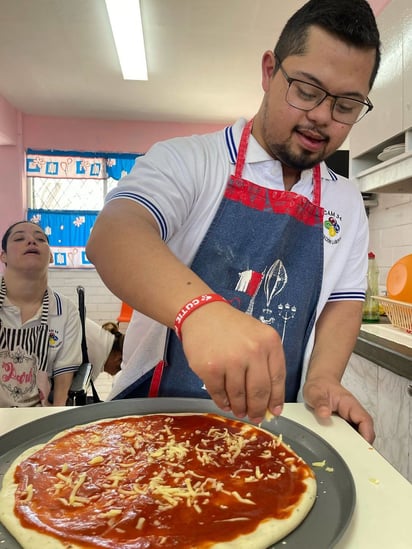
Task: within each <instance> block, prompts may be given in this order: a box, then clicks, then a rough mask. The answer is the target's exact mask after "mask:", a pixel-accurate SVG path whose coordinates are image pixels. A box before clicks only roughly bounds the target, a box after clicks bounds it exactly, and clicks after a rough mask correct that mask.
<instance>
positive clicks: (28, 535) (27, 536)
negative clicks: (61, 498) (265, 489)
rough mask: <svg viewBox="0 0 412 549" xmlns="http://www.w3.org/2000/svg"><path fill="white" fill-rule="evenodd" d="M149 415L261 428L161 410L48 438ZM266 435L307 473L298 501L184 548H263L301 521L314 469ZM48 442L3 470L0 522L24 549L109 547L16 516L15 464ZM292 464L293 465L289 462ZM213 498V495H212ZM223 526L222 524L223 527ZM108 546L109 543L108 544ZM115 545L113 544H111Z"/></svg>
mask: <svg viewBox="0 0 412 549" xmlns="http://www.w3.org/2000/svg"><path fill="white" fill-rule="evenodd" d="M150 416H154V417H157V418H158V417H159V416H164V417H165V418H168V417H169V418H175V417H178V416H192V417H193V416H211V417H213V418H214V419H218V420H219V421H221V422H222V428H223V429H224V427H225V422H227V421H230V422H232V423H234V424H238V425H240V426H241V427H242V430H243V432H244V433H248V432H249V433H250V432H251V431H253V430H260V428H258V427H256V426H253V425H250V424H247V423H243V422H240V421H237V420H232V419H229V418H226V417H223V416H218V415H217V414H209V413H206V414H186V413H168V414H164V413H160V414H150V415H145V416H125V417H123V418H113V419H107V420H98V421H94V422H91V423H88V424H84V425H78V426H76V427H73V428H70V429H66V430H64V431H62V432H61V433H59V434H58V435H56V436H55V437H53V438H52V439H51V441H50V442H52V441H55V440H57V439H59V438H60V437H64V436H66V435H67V434H68V433H71V432H73V431H76V430H78V429H81V430H83V429H85V428H88V427H89V426H93V425H95V424H104V423H110V422H113V421H119V420H120V421H122V420H128V419H131V418H132V419H136V418H139V417H143V418H149V417H150ZM262 431H264V433H265V434H266V435H269V436H270V437H271V438H273V439H274V440H275V441H276V445H277V446H280V447H282V448H285V449H286V450H287V452H288V453H289V454H288V455H290V453H292V455H293V456H295V457H296V461H295V462H294V463H296V464H297V465H298V467H302V468H303V469H305V470H306V471H307V474H305V476H306V478H305V479H304V481H303V482H304V485H305V488H306V490H305V491H304V492H303V494H302V495H301V497H300V499H299V501H298V502H297V503H295V504H294V505H293V506H292V509H289V510H288V511H289V516H287V517H286V518H281V519H278V518H273V517H268V518H266V519H264V520H263V521H261V522H260V523H259V524H258V526H257V528H256V529H255V530H254V531H253V532H251V533H242V534H241V535H240V536H238V537H236V538H235V539H232V540H229V541H220V542H219V541H214V542H209V541H207V540H205V541H204V542H202V543H199V542H196V543H195V544H190V543H189V544H185V545H184V548H185V549H186V548H197V549H250V548H251V547H253V549H266V548H267V547H269V546H271V545H273V544H274V543H276V542H278V541H280V540H281V539H283V538H284V537H285V536H286V535H288V534H289V533H290V532H292V531H293V530H294V529H296V528H297V527H298V526H299V525H300V524H301V522H302V521H303V520H304V519H305V517H306V516H307V514H308V513H309V511H310V510H311V508H312V506H313V504H314V502H315V499H316V480H315V476H314V474H313V472H312V471H311V469H310V468H309V467H308V466H307V465H306V464H305V462H304V461H303V460H302V459H301V458H300V457H299V456H297V455H296V454H295V453H294V452H293V450H291V448H290V447H289V446H287V445H285V444H284V443H283V442H282V441H281V437H277V436H276V435H273V434H272V433H269V432H268V431H266V430H263V429H262ZM247 436H250V434H247ZM47 444H49V443H46V444H41V445H37V446H34V447H32V448H29V449H28V450H26V451H24V452H23V453H22V454H21V455H20V456H19V457H18V458H16V460H15V461H14V462H13V463H12V464H11V466H10V467H9V469H8V470H7V472H6V474H5V475H4V479H3V484H2V488H1V490H0V522H2V523H3V524H4V525H5V527H6V528H7V529H8V530H9V532H10V533H11V534H12V535H13V536H14V537H15V539H16V540H17V541H18V542H19V543H20V545H21V547H22V548H23V549H85V548H86V547H90V548H92V547H93V548H94V547H109V546H107V545H97V544H92V545H87V544H86V545H85V543H84V542H83V543H81V544H80V545H78V544H77V543H76V542H75V541H66V540H64V539H56V538H55V537H53V536H49V535H47V534H44V533H42V532H39V531H37V530H34V529H31V528H25V527H24V526H22V524H21V523H20V520H19V518H18V517H17V516H16V514H15V513H14V504H15V494H16V489H17V484H16V483H15V481H14V473H15V470H16V468H17V466H18V465H19V464H21V463H23V462H24V461H25V460H26V459H27V458H29V457H30V456H32V455H33V454H35V453H36V452H38V451H39V450H42V449H43V448H44V447H45V446H46V445H47ZM292 467H293V465H292ZM211 499H213V498H211ZM223 529H224V527H223ZM121 546H122V547H127V548H132V547H133V549H139V548H140V547H142V548H143V547H144V548H146V547H153V548H154V547H167V548H169V547H171V545H169V544H168V543H167V542H166V543H165V544H163V543H156V544H153V545H145V543H144V542H143V543H142V544H141V545H139V544H137V545H136V544H135V543H134V544H133V545H123V544H122V545H121ZM110 547H111V546H110ZM113 547H115V546H113ZM176 548H177V549H182V548H183V546H182V545H181V544H179V543H178V544H177V545H176Z"/></svg>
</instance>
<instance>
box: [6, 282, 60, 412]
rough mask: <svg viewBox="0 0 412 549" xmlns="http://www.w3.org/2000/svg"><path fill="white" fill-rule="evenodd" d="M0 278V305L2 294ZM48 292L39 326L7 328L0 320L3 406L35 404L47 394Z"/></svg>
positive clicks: (48, 385)
mask: <svg viewBox="0 0 412 549" xmlns="http://www.w3.org/2000/svg"><path fill="white" fill-rule="evenodd" d="M6 293H7V290H6V284H5V282H4V279H2V281H1V288H0V308H1V307H2V306H3V303H4V299H5V296H6ZM48 312H49V294H48V291H47V290H46V291H45V294H44V297H43V304H42V314H41V319H40V325H39V326H33V327H31V328H7V327H5V326H3V325H2V322H1V320H0V402H1V403H2V405H7V406H36V405H40V404H41V403H42V402H43V401H44V400H45V399H46V398H47V396H48V393H49V389H50V383H49V379H48V373H47V358H48V346H49V333H48V325H47V320H48Z"/></svg>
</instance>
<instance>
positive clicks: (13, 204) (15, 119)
mask: <svg viewBox="0 0 412 549" xmlns="http://www.w3.org/2000/svg"><path fill="white" fill-rule="evenodd" d="M21 119H22V116H21V113H20V112H19V111H17V110H16V109H15V108H14V107H13V106H12V105H10V103H8V102H7V101H6V100H5V99H3V98H2V97H0V235H2V234H3V232H4V229H6V228H7V227H8V225H10V223H13V222H14V221H17V220H19V219H22V218H23V217H24V208H23V204H24V203H25V201H26V184H25V177H24V173H23V171H24V160H23V159H24V154H23V145H22V131H21Z"/></svg>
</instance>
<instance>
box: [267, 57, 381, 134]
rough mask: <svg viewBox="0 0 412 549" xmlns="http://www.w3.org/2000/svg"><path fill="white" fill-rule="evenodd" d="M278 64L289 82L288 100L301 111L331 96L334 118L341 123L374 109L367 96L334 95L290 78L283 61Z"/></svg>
mask: <svg viewBox="0 0 412 549" xmlns="http://www.w3.org/2000/svg"><path fill="white" fill-rule="evenodd" d="M277 64H278V66H279V69H280V71H281V73H282V74H283V76H284V77H285V79H286V82H287V83H288V89H287V92H286V101H287V102H288V103H289V105H290V106H291V107H295V109H299V110H301V111H311V110H312V109H314V108H315V107H318V106H319V105H320V104H321V103H322V102H323V101H324V100H325V99H326V98H327V97H331V98H332V99H333V101H332V107H331V114H332V119H333V120H335V121H336V122H339V123H340V124H348V125H352V124H355V123H356V122H359V120H361V118H363V117H364V116H365V114H367V113H368V112H369V111H371V110H372V109H373V105H372V103H371V101H370V99H369V98H368V97H367V98H366V100H365V101H360V100H358V99H352V98H350V97H343V96H340V95H333V94H332V93H329V92H328V91H326V90H324V89H323V88H321V87H320V86H316V85H315V84H309V82H305V81H304V80H298V79H297V78H290V76H289V75H288V74H287V73H286V71H285V69H284V68H283V67H282V63H281V62H280V61H279V60H278V59H277Z"/></svg>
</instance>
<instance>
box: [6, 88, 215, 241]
mask: <svg viewBox="0 0 412 549" xmlns="http://www.w3.org/2000/svg"><path fill="white" fill-rule="evenodd" d="M223 126H224V124H221V125H217V124H173V123H162V122H137V121H135V122H121V121H109V120H88V119H80V118H79V119H75V118H53V117H42V116H29V115H22V114H21V113H19V112H18V111H16V110H15V109H14V107H12V106H11V105H9V104H8V103H7V102H6V101H4V102H2V98H1V97H0V139H1V136H2V135H3V134H4V135H5V136H6V138H7V140H8V142H12V141H14V142H15V143H16V144H15V145H7V146H4V145H3V146H1V145H2V143H1V141H0V237H1V235H3V233H4V231H5V230H6V229H7V227H8V226H9V225H10V224H11V223H14V222H15V221H19V220H21V219H23V218H24V216H25V212H26V208H27V199H26V180H25V175H24V151H25V150H26V149H27V148H32V149H61V150H80V151H82V150H83V151H97V152H146V151H147V149H148V148H149V147H150V146H151V145H152V144H153V143H155V142H156V141H160V140H163V139H168V138H170V137H176V136H184V135H191V134H194V133H206V132H212V131H216V130H218V129H221V128H222V127H223ZM20 128H21V129H20ZM6 138H5V139H6Z"/></svg>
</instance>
